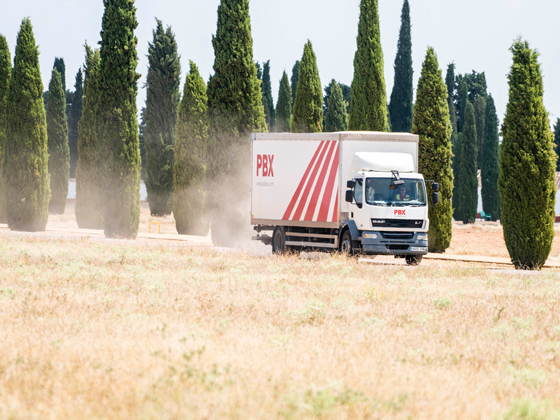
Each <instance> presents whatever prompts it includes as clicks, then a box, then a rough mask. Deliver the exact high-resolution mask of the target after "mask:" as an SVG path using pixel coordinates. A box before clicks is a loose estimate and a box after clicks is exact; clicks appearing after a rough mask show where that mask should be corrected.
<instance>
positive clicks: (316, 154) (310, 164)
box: [282, 141, 326, 220]
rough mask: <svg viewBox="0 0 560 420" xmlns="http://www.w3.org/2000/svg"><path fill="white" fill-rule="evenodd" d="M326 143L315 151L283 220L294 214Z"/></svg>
mask: <svg viewBox="0 0 560 420" xmlns="http://www.w3.org/2000/svg"><path fill="white" fill-rule="evenodd" d="M325 143H326V142H324V141H322V142H321V143H320V144H319V147H317V150H316V151H315V154H314V155H313V158H312V159H311V162H310V163H309V165H308V166H307V169H306V170H305V174H304V175H303V178H302V179H301V181H300V183H299V186H298V187H297V190H296V192H295V194H294V196H293V197H292V201H290V205H289V206H288V209H287V210H286V212H285V213H284V217H282V220H290V215H291V214H292V211H293V209H294V206H295V205H296V203H297V200H298V198H299V196H300V194H301V190H302V189H303V186H304V185H305V180H306V179H307V177H308V175H309V173H310V172H311V169H312V168H313V166H315V162H316V161H317V157H318V156H319V152H320V151H321V148H322V147H323V146H324V145H325Z"/></svg>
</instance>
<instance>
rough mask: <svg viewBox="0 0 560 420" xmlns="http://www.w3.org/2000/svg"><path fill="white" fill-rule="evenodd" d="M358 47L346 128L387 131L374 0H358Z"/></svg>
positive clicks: (377, 18) (382, 74)
mask: <svg viewBox="0 0 560 420" xmlns="http://www.w3.org/2000/svg"><path fill="white" fill-rule="evenodd" d="M357 44H358V49H357V51H356V55H355V56H354V79H353V80H352V103H351V104H350V117H349V123H348V126H349V129H350V130H352V131H362V130H366V131H387V128H388V120H387V92H386V91H385V76H384V73H383V50H382V49H381V35H380V30H379V14H378V11H377V0H361V2H360V23H359V24H358V38H357Z"/></svg>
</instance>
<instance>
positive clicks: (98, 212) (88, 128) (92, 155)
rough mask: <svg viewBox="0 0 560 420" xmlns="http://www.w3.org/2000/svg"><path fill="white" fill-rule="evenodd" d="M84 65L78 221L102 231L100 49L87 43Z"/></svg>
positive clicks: (79, 149)
mask: <svg viewBox="0 0 560 420" xmlns="http://www.w3.org/2000/svg"><path fill="white" fill-rule="evenodd" d="M85 49H86V62H85V65H84V72H85V80H84V109H83V113H82V117H81V118H80V122H79V123H78V133H79V137H78V163H77V167H76V209H75V212H76V221H77V222H78V226H79V227H80V228H82V229H103V200H102V196H101V181H102V173H101V171H99V167H102V166H103V163H102V162H101V158H100V154H101V153H100V152H101V150H100V147H99V145H98V138H97V131H98V125H99V112H100V109H99V96H100V94H101V92H100V91H99V77H100V75H99V67H100V64H101V56H100V54H99V50H93V49H92V48H91V47H89V46H88V45H87V44H86V46H85Z"/></svg>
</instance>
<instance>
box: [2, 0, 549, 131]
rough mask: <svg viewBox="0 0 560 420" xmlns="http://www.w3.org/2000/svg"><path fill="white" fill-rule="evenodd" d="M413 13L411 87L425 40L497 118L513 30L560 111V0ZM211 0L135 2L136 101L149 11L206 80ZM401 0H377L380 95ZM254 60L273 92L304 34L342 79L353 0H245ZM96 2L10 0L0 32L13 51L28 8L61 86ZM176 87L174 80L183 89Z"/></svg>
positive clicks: (389, 79) (326, 71) (325, 68)
mask: <svg viewBox="0 0 560 420" xmlns="http://www.w3.org/2000/svg"><path fill="white" fill-rule="evenodd" d="M409 1H410V7H411V19H412V25H413V27H412V45H413V64H414V79H415V80H414V86H415V87H416V84H417V82H418V77H419V76H420V70H421V67H422V61H423V59H424V55H425V52H426V48H427V46H428V45H430V46H433V47H434V48H435V51H436V53H437V55H438V59H439V64H440V68H441V69H442V70H443V72H444V73H443V74H444V77H445V70H446V68H447V64H448V63H450V62H452V61H453V62H455V64H456V66H457V70H456V71H457V72H459V73H465V72H470V71H471V70H476V71H478V72H483V71H484V72H486V78H487V82H488V90H489V92H490V93H492V95H493V96H494V99H495V100H496V106H497V109H498V116H499V117H500V119H502V118H503V114H504V113H505V108H506V104H507V95H508V85H507V77H506V75H507V73H508V72H509V68H510V66H511V53H510V52H509V47H510V46H511V44H512V42H513V40H514V39H515V38H516V37H517V36H521V37H522V38H523V39H526V40H528V41H529V43H530V45H531V47H533V48H536V49H537V50H538V51H539V52H540V54H541V57H540V62H541V64H542V71H543V75H544V89H545V97H544V98H545V106H546V108H547V109H548V111H549V112H550V114H551V115H550V117H551V120H552V121H553V122H554V121H556V118H557V117H560V77H559V76H558V70H559V69H560V25H558V16H560V2H558V1H553V0H470V1H459V0H409ZM218 4H219V0H175V1H172V0H157V1H154V0H151V1H149V0H136V5H137V9H138V22H139V26H138V29H137V32H136V33H137V36H138V43H139V49H138V53H139V57H140V62H139V65H138V69H137V71H138V72H139V73H141V74H142V76H143V77H142V79H140V83H139V88H140V89H139V92H138V94H139V97H138V105H139V107H140V106H142V105H143V103H144V101H145V98H146V91H145V89H144V88H143V85H144V81H145V75H146V73H147V69H146V66H147V59H146V57H145V56H146V53H147V49H148V41H150V40H151V39H152V30H153V28H154V27H155V17H157V18H158V19H161V20H162V21H163V23H164V25H171V26H172V28H173V31H174V32H175V34H176V37H177V42H178V45H179V51H180V54H181V63H182V68H183V81H184V76H185V70H187V69H188V60H193V61H194V62H195V63H196V64H197V65H198V66H199V69H200V71H201V74H202V75H203V77H204V78H205V79H207V78H208V76H209V75H210V74H211V73H212V65H213V62H214V51H213V49H212V44H211V39H212V34H213V33H215V32H216V11H217V8H218ZM401 8H402V1H401V0H379V14H380V22H381V41H382V45H383V53H384V57H385V78H386V84H387V96H388V97H389V96H390V93H391V89H392V86H393V63H394V60H395V54H396V47H397V41H398V33H399V28H400V13H401ZM250 12H251V22H252V30H253V42H254V45H253V47H254V58H255V60H258V61H260V62H262V61H266V60H270V64H271V78H272V89H273V95H274V97H277V95H278V87H279V80H280V78H281V77H282V71H283V70H286V72H287V73H288V76H291V69H292V66H293V64H294V62H295V61H296V60H297V59H299V58H300V57H301V55H302V53H303V45H304V44H305V42H306V40H307V39H310V40H311V41H312V43H313V48H314V50H315V53H316V55H317V63H318V66H319V72H320V77H321V83H322V85H323V86H325V85H327V84H328V83H329V81H330V80H331V79H333V78H334V79H336V80H337V81H339V82H342V83H345V84H348V85H349V84H350V83H351V82H352V77H353V59H354V53H355V51H356V34H357V25H358V18H359V0H252V1H250ZM102 15H103V1H102V0H20V1H16V2H10V4H9V6H7V7H4V8H3V10H2V13H1V14H0V33H1V34H3V35H5V36H6V38H7V40H8V44H9V46H10V50H11V52H12V58H13V54H14V51H15V43H16V38H17V32H18V30H19V26H20V24H21V20H22V19H23V18H24V17H26V16H28V17H30V18H31V22H32V24H33V26H34V30H35V38H36V41H37V44H38V45H39V50H40V53H41V55H40V62H41V72H42V75H43V85H44V86H45V90H46V87H47V86H48V83H49V78H50V71H51V69H52V65H53V62H54V57H55V56H56V57H63V58H64V60H65V63H66V80H67V82H66V83H67V86H68V88H71V87H72V86H73V84H74V77H75V74H76V72H77V71H78V68H79V67H80V66H81V65H82V63H83V61H84V48H83V45H84V42H86V41H87V42H88V44H90V45H96V44H97V42H98V41H99V39H100V37H99V31H100V30H101V18H102ZM181 90H182V87H181Z"/></svg>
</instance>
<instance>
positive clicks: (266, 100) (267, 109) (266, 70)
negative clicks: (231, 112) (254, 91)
mask: <svg viewBox="0 0 560 420" xmlns="http://www.w3.org/2000/svg"><path fill="white" fill-rule="evenodd" d="M261 87H262V95H263V99H262V101H263V107H264V116H265V119H266V125H268V129H269V130H270V131H271V132H272V131H274V124H275V121H276V115H275V112H274V99H273V98H272V83H271V82H270V60H268V61H267V62H266V63H264V65H263V76H262V85H261Z"/></svg>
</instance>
